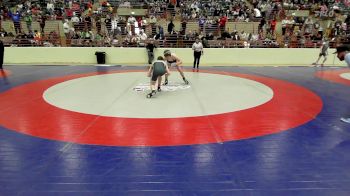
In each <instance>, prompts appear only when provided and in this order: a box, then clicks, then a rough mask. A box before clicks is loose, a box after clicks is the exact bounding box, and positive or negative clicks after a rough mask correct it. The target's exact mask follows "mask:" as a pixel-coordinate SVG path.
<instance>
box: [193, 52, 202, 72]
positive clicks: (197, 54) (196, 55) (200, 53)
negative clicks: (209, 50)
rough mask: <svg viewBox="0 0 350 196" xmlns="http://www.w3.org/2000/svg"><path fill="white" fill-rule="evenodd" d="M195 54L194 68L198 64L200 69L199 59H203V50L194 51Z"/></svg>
mask: <svg viewBox="0 0 350 196" xmlns="http://www.w3.org/2000/svg"><path fill="white" fill-rule="evenodd" d="M193 55H194V62H193V69H194V68H196V65H197V69H198V65H199V60H200V59H201V55H202V52H194V53H193Z"/></svg>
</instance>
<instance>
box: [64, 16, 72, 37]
mask: <svg viewBox="0 0 350 196" xmlns="http://www.w3.org/2000/svg"><path fill="white" fill-rule="evenodd" d="M70 30H71V27H70V26H69V22H68V19H65V20H64V23H63V32H64V35H65V36H66V39H70Z"/></svg>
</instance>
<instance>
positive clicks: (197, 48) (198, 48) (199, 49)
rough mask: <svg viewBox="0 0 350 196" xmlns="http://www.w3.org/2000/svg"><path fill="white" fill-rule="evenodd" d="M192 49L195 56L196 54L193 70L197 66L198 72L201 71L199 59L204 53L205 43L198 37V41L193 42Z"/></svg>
mask: <svg viewBox="0 0 350 196" xmlns="http://www.w3.org/2000/svg"><path fill="white" fill-rule="evenodd" d="M192 50H193V56H194V61H193V70H192V71H195V69H196V68H197V72H198V71H199V60H200V58H201V56H202V54H203V44H202V43H201V42H200V40H199V38H198V37H197V38H196V42H194V43H193V45H192Z"/></svg>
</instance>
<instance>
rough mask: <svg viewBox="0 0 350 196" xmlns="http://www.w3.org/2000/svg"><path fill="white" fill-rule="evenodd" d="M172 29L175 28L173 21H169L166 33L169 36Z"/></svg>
mask: <svg viewBox="0 0 350 196" xmlns="http://www.w3.org/2000/svg"><path fill="white" fill-rule="evenodd" d="M174 27H175V25H174V23H173V21H172V20H170V23H169V24H168V33H169V34H173V31H174Z"/></svg>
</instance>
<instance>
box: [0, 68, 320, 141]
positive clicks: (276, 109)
mask: <svg viewBox="0 0 350 196" xmlns="http://www.w3.org/2000/svg"><path fill="white" fill-rule="evenodd" d="M123 72H135V71H117V72H109V73H123ZM204 72H206V71H204ZM206 73H212V74H221V75H229V76H235V77H241V78H246V79H250V80H254V81H257V82H260V83H262V84H265V85H267V86H269V87H270V88H271V89H272V90H273V92H274V96H273V98H272V99H271V100H270V101H268V102H266V103H264V104H262V105H260V106H257V107H253V108H249V109H246V110H241V111H237V112H228V113H222V114H216V115H208V116H199V117H198V116H197V117H182V118H160V119H147V118H119V117H103V116H96V115H91V114H83V113H78V112H72V111H68V110H64V109H60V108H57V107H55V106H53V105H50V104H48V103H47V102H45V101H44V99H43V92H44V91H45V90H46V89H48V88H49V87H51V86H53V85H55V84H58V83H61V82H64V81H67V80H71V79H75V78H80V77H87V76H93V75H97V74H96V73H90V74H78V75H69V76H64V77H58V78H52V79H47V80H41V81H37V82H33V83H30V84H25V85H22V86H19V87H16V88H13V89H10V90H8V91H6V92H4V93H2V94H0V108H1V109H0V116H1V118H0V125H2V126H4V127H6V128H8V129H11V130H14V131H17V132H20V133H24V134H28V135H32V136H36V137H40V138H46V139H52V140H59V141H66V142H73V143H79V144H93V145H107V146H175V145H191V144H207V143H217V142H225V141H232V140H240V139H246V138H252V137H258V136H263V135H268V134H273V133H278V132H281V131H284V130H287V129H290V128H293V127H297V126H299V125H302V124H304V123H306V122H308V121H310V120H312V119H313V118H315V116H316V115H317V114H318V113H319V112H320V111H321V109H322V105H323V104H322V101H321V99H320V98H319V97H318V96H317V95H316V94H314V93H313V92H311V91H309V90H307V89H306V88H303V87H301V86H297V85H295V84H292V83H290V82H286V81H282V80H277V79H272V78H267V77H261V76H254V75H247V74H240V73H230V72H215V71H208V72H206Z"/></svg>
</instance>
